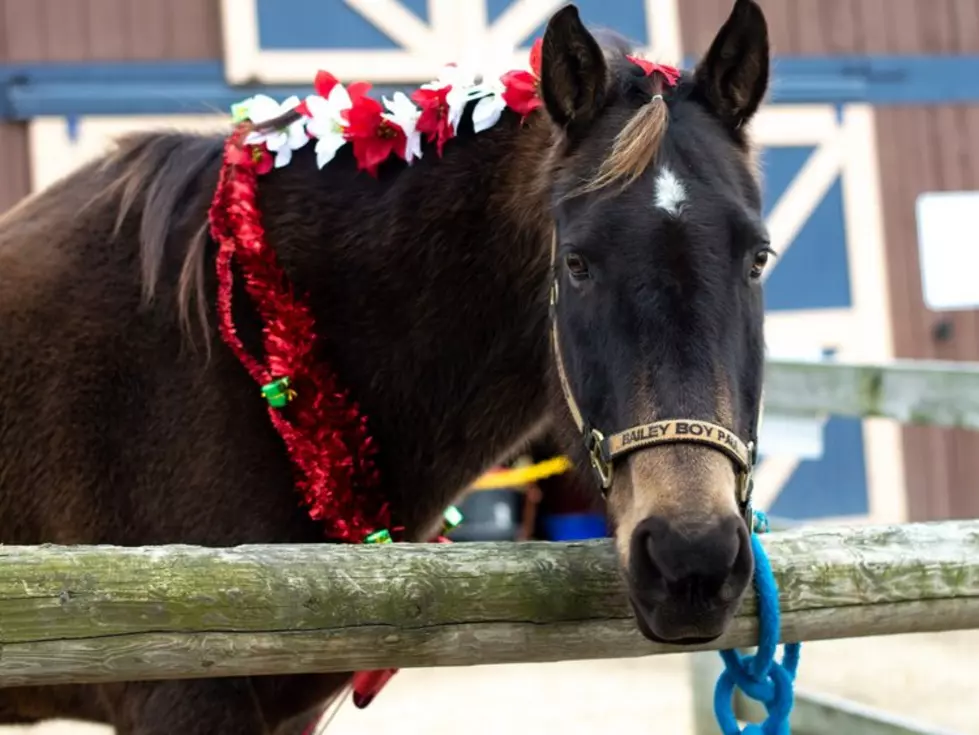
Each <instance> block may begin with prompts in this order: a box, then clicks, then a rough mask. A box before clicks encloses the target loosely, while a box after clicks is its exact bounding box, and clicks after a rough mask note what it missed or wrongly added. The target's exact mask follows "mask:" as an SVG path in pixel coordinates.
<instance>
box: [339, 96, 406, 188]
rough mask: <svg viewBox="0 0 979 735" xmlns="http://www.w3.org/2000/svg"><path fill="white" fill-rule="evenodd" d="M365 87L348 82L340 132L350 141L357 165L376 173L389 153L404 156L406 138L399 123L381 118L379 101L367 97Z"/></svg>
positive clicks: (381, 109) (382, 110) (381, 110)
mask: <svg viewBox="0 0 979 735" xmlns="http://www.w3.org/2000/svg"><path fill="white" fill-rule="evenodd" d="M369 88H370V85H360V86H359V87H358V88H357V89H354V85H351V86H350V88H349V89H348V92H349V93H350V98H351V100H352V105H351V106H350V109H348V110H345V111H344V113H343V115H344V119H345V120H346V122H347V125H346V127H345V128H344V131H343V135H344V137H345V138H346V139H347V140H349V141H350V142H351V143H352V144H353V153H354V158H356V159H357V168H359V169H361V170H364V171H367V173H369V174H370V175H371V176H377V169H378V167H379V166H380V165H381V164H382V163H384V161H385V160H386V159H387V157H388V156H390V155H391V153H396V154H397V155H398V156H400V157H401V158H404V157H405V151H406V148H407V145H408V138H407V136H406V135H405V131H404V130H403V129H402V128H401V126H400V125H398V124H397V123H396V122H394V121H393V120H391V119H389V118H388V117H385V115H384V107H382V106H381V103H380V102H378V101H377V100H375V99H373V98H371V97H368V96H367V90H368V89H369Z"/></svg>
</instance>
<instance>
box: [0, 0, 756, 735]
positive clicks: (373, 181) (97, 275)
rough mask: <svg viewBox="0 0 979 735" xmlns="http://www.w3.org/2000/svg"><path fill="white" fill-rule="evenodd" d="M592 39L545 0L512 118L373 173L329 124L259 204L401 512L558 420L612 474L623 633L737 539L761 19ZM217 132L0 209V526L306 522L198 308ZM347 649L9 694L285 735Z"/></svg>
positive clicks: (723, 619) (748, 382)
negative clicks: (656, 35) (676, 41)
mask: <svg viewBox="0 0 979 735" xmlns="http://www.w3.org/2000/svg"><path fill="white" fill-rule="evenodd" d="M598 38H601V39H603V42H604V45H603V46H600V45H599V43H598V41H597V40H596V35H593V34H591V33H590V32H589V31H587V30H586V29H585V27H584V26H583V25H582V23H581V22H580V20H579V17H578V13H577V11H576V10H575V9H574V7H573V6H568V7H565V8H564V9H562V10H561V11H559V12H558V13H556V14H555V15H554V16H553V17H552V19H551V20H550V22H549V24H548V26H547V30H546V34H545V37H544V43H543V67H542V70H541V83H540V94H541V96H542V99H543V103H544V104H543V106H542V107H541V108H540V109H539V110H537V111H535V112H533V113H532V114H531V115H530V116H529V117H528V118H527V119H526V120H523V121H521V119H520V118H519V116H518V115H516V114H514V113H513V112H511V111H509V110H508V111H505V112H504V113H503V116H502V118H501V119H500V121H499V123H498V124H497V125H496V126H495V127H493V128H492V129H490V130H487V131H484V132H480V133H478V134H476V133H474V131H473V126H472V123H471V121H470V118H469V115H470V114H471V111H472V105H470V106H469V108H468V111H467V113H466V116H464V118H463V122H462V123H461V126H460V129H459V131H458V133H459V134H458V136H457V138H456V139H454V140H451V141H449V142H448V144H447V145H446V146H445V151H444V156H443V157H442V158H438V157H437V156H435V155H427V154H426V155H425V156H424V157H423V158H422V159H421V160H418V161H415V162H413V163H412V165H411V166H406V165H405V164H404V163H403V162H399V161H393V160H392V161H388V162H387V163H385V164H383V165H382V166H381V169H380V173H379V176H378V177H377V178H374V177H372V176H369V175H366V174H364V173H363V172H358V171H357V170H356V166H355V162H354V158H353V156H352V155H351V153H350V152H349V147H348V149H345V150H341V151H340V153H339V154H338V155H337V157H336V158H335V160H333V161H332V162H331V163H330V164H329V165H327V166H326V167H325V168H323V169H318V168H317V167H316V165H315V163H314V153H313V152H312V150H311V148H312V147H311V146H307V147H306V148H303V149H301V150H299V151H298V152H297V153H296V154H295V157H294V160H293V161H292V163H291V164H290V165H288V166H286V167H284V168H281V169H276V170H274V171H273V172H272V173H270V174H268V175H267V176H265V177H262V178H261V179H260V182H261V188H260V197H259V199H260V205H261V211H262V216H263V222H264V224H265V227H266V230H267V233H268V240H269V242H270V243H271V245H272V246H273V247H274V250H275V252H276V253H277V255H278V257H279V259H280V261H281V263H282V264H283V267H284V268H285V270H286V271H287V273H288V275H289V277H290V279H291V280H292V282H293V283H294V284H295V286H296V287H297V291H299V292H301V293H303V294H308V295H309V299H310V303H311V306H312V309H313V311H314V314H315V317H316V320H317V328H318V331H319V334H320V336H321V338H322V351H323V354H322V358H323V359H324V360H326V361H329V363H330V364H331V365H332V366H333V367H334V368H335V370H336V372H337V374H338V375H339V376H341V378H342V381H343V383H344V384H345V385H346V386H348V387H349V388H350V390H351V393H352V395H353V396H355V397H356V399H357V400H358V401H359V403H360V405H361V406H362V408H363V410H364V412H365V414H366V415H367V416H368V418H369V426H370V430H371V432H372V434H373V436H374V437H375V438H376V441H377V444H378V447H379V455H378V459H377V463H378V466H379V470H380V475H381V478H382V487H381V491H382V492H383V493H384V495H385V496H386V497H387V498H388V499H389V500H390V503H391V508H392V512H393V514H394V515H395V516H397V517H398V518H399V519H400V520H401V521H402V522H403V523H404V525H405V527H406V529H407V534H406V536H407V538H408V539H409V540H415V541H423V540H426V539H427V538H428V537H429V536H430V534H431V533H432V532H433V530H434V529H436V527H437V526H438V523H439V519H440V517H441V513H442V510H443V508H444V507H445V506H446V505H448V504H450V503H451V502H452V501H453V500H454V499H455V498H456V497H457V496H458V494H459V493H460V491H461V490H462V489H463V488H465V487H466V486H467V485H468V484H470V483H471V482H472V481H473V480H474V479H475V478H476V477H477V476H478V475H479V474H480V473H481V472H482V471H483V470H484V469H486V468H487V467H488V466H490V465H491V464H492V463H494V462H495V461H497V460H498V459H499V458H500V457H501V456H503V455H504V454H505V453H506V452H507V451H508V450H509V449H510V448H512V447H513V446H514V445H515V444H517V443H518V442H520V441H524V440H525V439H527V438H528V437H530V436H533V435H535V434H536V433H538V432H540V431H541V430H542V429H543V428H544V427H546V426H547V425H549V424H550V425H552V426H554V427H555V430H557V431H559V432H562V433H563V434H564V435H566V436H567V439H568V450H569V451H571V452H573V453H574V455H575V456H576V457H577V459H578V463H579V465H580V466H581V467H583V468H584V471H586V472H589V473H591V469H590V468H589V465H590V464H591V465H593V467H594V468H595V469H596V470H597V473H596V474H597V476H598V477H599V478H600V479H601V482H599V483H598V484H600V485H604V487H603V488H602V489H603V490H604V491H605V492H606V494H607V498H608V506H609V509H610V515H611V517H612V520H613V522H614V525H615V529H616V530H615V536H616V543H617V548H618V550H619V554H620V557H621V562H622V569H623V573H624V576H625V578H626V580H627V582H628V586H629V590H630V592H631V598H632V602H633V606H634V608H635V612H636V618H637V621H638V625H639V626H640V628H641V630H642V631H643V633H644V634H645V635H646V636H647V637H649V638H651V639H655V640H665V641H673V642H681V643H682V642H692V641H703V640H707V639H713V638H715V637H717V636H718V635H720V634H721V633H722V632H723V631H724V630H725V627H726V626H727V624H728V623H729V621H730V619H731V616H732V615H733V613H734V611H735V610H736V608H737V607H738V605H739V603H740V601H741V599H742V597H743V595H744V593H745V590H746V589H747V587H748V583H749V580H750V577H751V574H752V566H753V564H752V558H751V552H750V545H749V543H748V541H749V539H748V529H747V526H746V523H745V521H744V517H745V512H746V507H745V506H746V502H745V501H746V498H745V495H744V490H745V488H744V487H743V480H744V479H745V472H744V470H745V467H746V463H747V462H750V450H746V449H745V446H744V444H745V443H747V442H749V441H750V440H751V439H752V438H753V434H754V428H755V423H756V420H757V415H758V411H759V403H760V391H761V385H762V368H763V340H762V319H763V301H762V294H761V286H760V282H759V276H760V275H761V272H762V270H763V268H764V266H765V262H766V260H767V258H768V253H769V249H768V240H767V237H766V234H765V231H764V228H763V225H762V220H761V214H760V205H761V202H760V194H759V187H758V185H757V183H756V179H755V172H754V170H753V163H752V155H751V152H750V148H749V143H748V140H747V138H746V124H747V123H748V122H749V121H750V119H751V118H752V116H753V114H754V113H755V112H756V110H757V109H758V106H759V104H760V103H761V101H762V99H763V97H764V94H765V91H766V88H767V84H768V69H769V51H768V40H767V31H766V25H765V20H764V17H763V14H762V12H761V10H760V9H759V7H758V6H757V5H756V4H755V3H754V2H753V1H752V0H737V2H735V5H734V9H733V11H732V14H731V16H730V18H729V19H728V21H727V22H726V24H725V25H724V26H723V27H722V28H721V29H720V31H719V33H718V36H717V38H716V39H715V41H714V43H713V45H712V46H711V48H710V50H709V52H708V54H707V55H706V56H705V58H704V59H703V61H702V62H701V63H700V65H699V66H698V68H697V69H696V70H695V71H693V72H692V73H689V74H684V75H683V76H682V77H681V79H680V80H679V82H678V83H677V84H676V85H675V86H673V85H671V84H669V83H668V82H669V81H670V80H669V79H668V78H667V76H666V75H665V74H664V73H663V72H662V71H654V72H653V73H651V74H647V73H646V71H645V70H644V69H643V68H642V67H641V66H639V65H637V64H636V63H635V62H633V61H630V60H628V59H627V58H626V56H625V54H626V53H627V48H626V46H625V45H624V42H623V41H621V40H620V39H618V38H616V37H613V36H612V35H611V34H603V35H600V36H598ZM427 150H428V148H426V151H427ZM221 156H222V140H221V139H220V138H213V137H198V136H193V135H182V134H177V133H170V132H158V133H152V134H145V135H140V136H136V137H131V138H128V139H126V140H124V141H121V143H120V145H119V147H118V150H117V151H116V152H114V153H113V154H112V155H110V156H108V157H106V158H105V159H104V160H101V161H98V162H96V163H93V164H91V165H87V166H85V167H84V168H82V169H80V170H78V171H77V172H75V173H73V174H71V175H70V176H68V177H67V178H65V179H63V180H62V181H60V182H58V183H56V184H55V185H53V186H51V187H50V188H48V189H47V190H46V191H44V192H42V193H40V194H39V195H37V196H35V197H32V198H30V199H29V200H27V201H25V202H23V203H22V204H21V205H19V206H18V207H16V208H14V210H13V211H11V212H9V213H7V214H6V215H5V216H4V217H3V218H2V219H0V333H2V340H0V371H2V375H3V382H2V387H0V421H2V423H0V486H2V495H0V542H3V543H7V544H40V543H45V542H50V543H56V544H99V543H109V544H121V545H151V544H172V543H185V544H202V545H209V546H231V545H236V544H243V543H266V544H271V543H280V542H288V543H296V542H300V543H316V542H318V541H321V540H322V538H323V536H324V528H323V527H322V525H321V524H318V523H316V522H314V521H312V520H311V519H310V517H309V516H308V515H307V513H306V511H305V509H304V508H303V507H301V506H300V505H299V503H297V498H296V495H295V491H294V487H293V471H292V467H291V466H290V461H289V458H288V456H287V455H286V453H285V452H284V451H283V446H282V443H281V441H280V439H279V436H278V435H277V434H276V433H275V431H274V430H273V428H272V426H271V424H270V422H269V415H268V413H267V407H266V406H265V404H264V402H263V401H262V399H261V397H260V396H259V395H258V394H257V392H256V388H255V384H254V383H253V382H252V380H251V379H250V377H249V376H248V375H247V374H246V372H245V371H244V370H243V369H242V366H241V365H240V363H239V362H238V361H237V360H236V359H235V357H234V356H233V355H232V354H231V352H230V351H229V350H228V349H227V348H226V346H225V345H224V343H223V342H222V341H221V340H220V339H218V338H217V337H216V336H215V334H216V332H215V330H214V323H215V320H214V304H215V290H216V284H215V277H214V268H213V262H214V250H215V245H214V242H213V241H212V240H211V238H210V235H209V234H208V229H207V218H208V206H209V204H210V201H211V197H212V194H213V192H214V190H215V186H216V184H217V179H218V172H219V169H220V167H221V163H222V161H221ZM552 243H553V244H554V246H555V250H554V253H553V257H552ZM552 263H553V269H552V267H551V266H552ZM552 276H553V278H552ZM552 282H553V286H552ZM549 298H552V299H553V302H554V303H553V316H554V323H555V324H556V327H557V331H556V332H554V335H553V336H554V337H555V339H554V340H551V339H550V335H551V332H550V331H549V330H550V326H549V325H550V324H551V320H550V319H549V313H551V312H550V311H549ZM197 317H202V318H203V319H198V318H197ZM248 324H251V327H252V328H251V333H248V330H247V329H244V327H243V330H244V332H245V334H244V339H245V340H246V342H248V343H249V344H250V345H251V346H252V347H254V346H255V345H256V344H257V342H256V338H257V332H256V329H257V327H256V322H255V321H254V320H252V321H251V322H248ZM246 326H247V324H246ZM558 334H559V335H560V337H559V338H558V337H557V335H558ZM555 344H556V345H557V346H558V349H559V352H558V353H557V354H559V355H560V358H561V359H560V360H559V361H556V360H555V353H554V351H553V350H552V346H553V345H555ZM204 347H206V349H202V348H204ZM562 376H563V377H565V378H566V379H567V388H568V396H567V400H566V397H565V396H563V395H562V390H561V387H560V380H559V378H560V377H562ZM569 406H573V408H572V409H571V410H569ZM674 419H688V420H690V423H688V424H685V425H683V426H679V425H678V424H677V423H676V422H675V421H673V422H672V423H671V421H670V420H674ZM698 421H700V422H710V423H709V424H708V423H698ZM576 422H577V425H576ZM650 422H653V423H650ZM655 422H660V423H655ZM629 427H636V428H633V429H630V428H629ZM684 431H685V432H686V433H685V434H684ZM613 432H614V433H613ZM717 433H720V434H721V436H720V437H719V438H718V436H717ZM708 434H711V436H710V437H708V436H707V435H708ZM583 439H584V441H583ZM663 439H665V440H667V441H666V443H663V442H662V441H661V440H663ZM684 439H694V440H698V439H699V440H701V443H690V442H683V441H682V440H684ZM677 440H680V441H679V443H678V441H677ZM732 459H733V460H734V461H732ZM596 492H597V490H596ZM348 679H349V676H339V675H331V676H294V677H255V678H250V679H245V678H243V679H211V680H193V681H169V682H156V683H126V684H118V685H106V686H94V687H91V688H83V687H51V688H43V689H11V690H2V691H0V722H3V723H14V722H33V721H37V720H41V719H45V718H50V717H54V716H60V717H72V718H79V719H91V720H95V721H101V722H108V723H111V724H113V725H114V726H115V727H116V728H117V731H118V732H119V733H120V734H121V735H135V734H137V733H138V734H139V735H154V734H157V733H159V734H160V735H172V734H173V733H181V734H182V735H198V734H199V735H261V734H267V733H272V732H280V733H284V732H292V729H291V728H293V727H295V724H294V723H295V722H297V721H299V722H301V721H302V718H303V717H304V716H305V715H304V714H303V713H304V712H308V711H309V710H310V708H313V707H317V706H319V705H320V704H322V703H323V702H324V701H325V700H326V699H327V698H328V697H329V696H330V695H331V694H332V693H334V692H336V691H337V690H338V688H339V687H340V686H341V685H342V684H343V683H345V682H346V681H347V680H348ZM297 717H298V718H299V719H298V720H296V719H295V718H297Z"/></svg>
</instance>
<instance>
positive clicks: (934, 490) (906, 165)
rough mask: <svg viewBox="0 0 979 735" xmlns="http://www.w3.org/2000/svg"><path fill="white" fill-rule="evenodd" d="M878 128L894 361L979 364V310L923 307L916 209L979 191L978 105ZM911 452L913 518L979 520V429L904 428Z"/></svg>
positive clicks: (912, 111) (896, 113)
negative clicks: (940, 194) (937, 196)
mask: <svg viewBox="0 0 979 735" xmlns="http://www.w3.org/2000/svg"><path fill="white" fill-rule="evenodd" d="M877 128H878V131H877V135H878V145H879V147H880V158H881V161H880V171H881V177H880V178H881V181H882V195H883V200H884V207H885V212H886V218H885V232H886V238H887V248H888V250H887V252H888V264H887V265H888V277H889V281H890V283H891V292H892V319H893V324H894V340H895V352H896V355H897V356H898V357H902V358H917V359H937V360H979V312H977V311H956V312H941V313H937V312H933V311H930V310H928V309H927V308H926V307H925V305H924V301H923V298H922V288H921V276H920V270H919V260H918V239H917V223H916V221H915V211H914V207H915V200H916V199H917V197H918V196H919V195H920V194H922V193H923V192H926V191H943V190H960V189H967V190H974V189H979V107H975V106H957V107H950V106H949V107H891V108H884V109H880V110H878V112H877ZM943 326H944V327H945V329H940V327H943ZM949 327H950V330H949V329H948V328H949ZM904 448H905V456H906V467H907V470H906V482H907V487H908V511H909V515H910V516H911V518H913V519H921V520H925V519H937V518H970V517H979V492H977V489H979V488H977V484H979V479H977V478H979V433H977V432H973V431H960V430H944V429H930V428H907V429H905V431H904Z"/></svg>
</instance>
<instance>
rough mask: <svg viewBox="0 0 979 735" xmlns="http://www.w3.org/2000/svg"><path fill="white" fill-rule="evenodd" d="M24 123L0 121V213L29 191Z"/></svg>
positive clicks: (28, 158) (27, 148)
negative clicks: (1, 156)
mask: <svg viewBox="0 0 979 735" xmlns="http://www.w3.org/2000/svg"><path fill="white" fill-rule="evenodd" d="M29 150H30V148H29V146H28V140H27V125H26V124H24V123H0V151H3V168H2V169H0V214H3V213H4V212H5V211H7V210H8V209H10V207H12V206H13V205H15V204H16V203H17V202H18V201H20V200H21V199H22V198H23V197H25V196H27V195H28V194H29V193H30V191H31V167H30V157H29V155H28V153H29Z"/></svg>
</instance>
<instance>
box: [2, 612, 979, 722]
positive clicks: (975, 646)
mask: <svg viewBox="0 0 979 735" xmlns="http://www.w3.org/2000/svg"><path fill="white" fill-rule="evenodd" d="M688 676H689V675H688V660H687V657H686V656H684V655H676V656H658V657H649V658H640V659H629V660H622V659H620V660H602V661H575V662H565V663H558V664H522V665H508V666H474V667H469V668H451V669H415V670H409V671H402V672H401V673H399V674H398V676H396V677H395V678H394V679H393V680H392V681H391V683H390V684H389V685H388V687H387V688H386V689H385V690H384V692H383V694H382V695H381V696H380V697H379V698H378V699H377V700H376V701H375V702H374V703H373V704H371V706H370V707H368V708H367V709H366V710H364V711H359V710H357V709H355V708H354V707H353V705H351V704H350V703H349V702H347V703H346V704H345V705H344V706H343V708H342V709H341V710H340V712H339V713H338V715H337V717H336V719H335V720H334V722H333V724H332V726H331V727H330V729H329V730H328V732H329V735H360V734H361V733H364V732H378V733H380V732H385V731H388V730H389V729H390V727H391V723H392V722H397V723H398V725H397V730H398V732H399V733H402V734H403V735H416V734H417V735H448V734H449V733H458V732H465V733H467V735H490V734H491V733H492V735H499V734H500V733H507V734H508V735H545V734H550V733H554V734H560V735H586V734H587V735H599V734H604V733H609V732H635V733H652V734H658V733H662V734H663V735H683V734H684V733H691V731H692V722H691V706H692V705H691V694H690V688H689V678H688ZM799 686H800V687H805V688H806V689H808V690H811V691H818V692H825V693H827V694H834V695H837V696H843V697H847V698H849V699H852V700H855V701H858V702H861V703H863V704H867V705H871V706H875V707H879V708H883V709H886V710H889V711H891V712H894V713H897V714H901V715H903V716H905V717H910V718H914V719H916V720H918V721H920V722H922V723H925V724H929V725H933V726H936V727H943V728H945V729H946V730H949V731H951V732H955V733H960V734H961V735H979V716H977V715H979V631H970V632H966V633H942V634H927V635H926V634H920V635H914V636H900V637H889V638H865V639H859V640H848V641H827V642H819V643H809V644H805V645H804V646H803V649H802V665H801V667H800V674H799ZM0 735H111V731H110V730H108V729H106V728H100V727H91V726H81V725H75V724H71V723H48V724H45V725H41V726H37V727H34V728H0ZM841 735H843V734H841Z"/></svg>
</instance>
